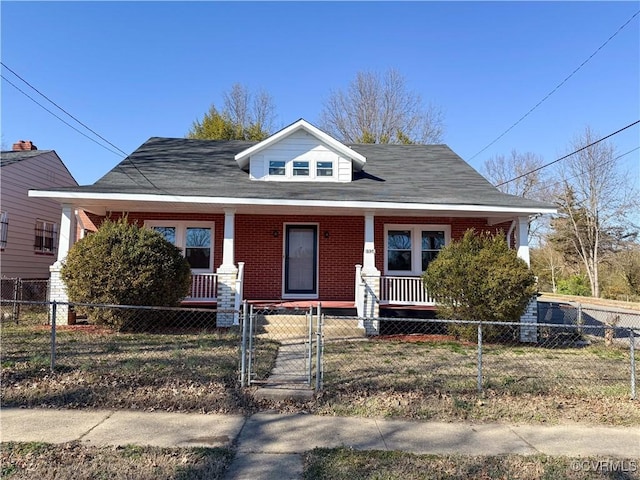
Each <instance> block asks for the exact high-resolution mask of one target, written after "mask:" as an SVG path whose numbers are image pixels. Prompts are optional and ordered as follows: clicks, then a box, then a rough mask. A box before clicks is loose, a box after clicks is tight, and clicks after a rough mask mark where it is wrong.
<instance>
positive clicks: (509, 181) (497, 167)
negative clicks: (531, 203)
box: [481, 150, 548, 200]
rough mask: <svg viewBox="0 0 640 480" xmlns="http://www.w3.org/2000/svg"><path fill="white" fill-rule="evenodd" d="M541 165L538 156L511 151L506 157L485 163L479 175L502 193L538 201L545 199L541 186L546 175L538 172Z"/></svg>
mask: <svg viewBox="0 0 640 480" xmlns="http://www.w3.org/2000/svg"><path fill="white" fill-rule="evenodd" d="M543 164H544V159H543V158H542V157H541V156H540V155H537V154H535V153H532V152H526V153H518V152H517V151H516V150H511V153H510V154H509V155H508V156H507V155H496V156H495V157H491V158H490V159H488V160H487V161H485V162H484V165H483V168H482V169H481V173H482V174H483V175H484V176H485V177H486V178H487V179H488V180H489V181H490V182H491V183H493V184H494V185H496V186H497V187H498V188H499V189H500V190H501V191H502V192H504V193H509V194H511V195H517V196H519V197H525V198H531V199H534V200H538V199H542V198H544V197H545V195H544V193H543V192H542V184H543V182H545V181H546V174H545V172H544V171H543V170H538V169H539V168H540V167H541V166H542V165H543ZM547 198H548V197H547Z"/></svg>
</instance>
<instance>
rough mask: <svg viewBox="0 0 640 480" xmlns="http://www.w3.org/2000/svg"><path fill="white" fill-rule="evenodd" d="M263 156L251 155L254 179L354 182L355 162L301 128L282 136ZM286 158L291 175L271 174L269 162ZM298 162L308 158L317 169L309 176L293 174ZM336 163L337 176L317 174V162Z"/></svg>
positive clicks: (334, 167)
mask: <svg viewBox="0 0 640 480" xmlns="http://www.w3.org/2000/svg"><path fill="white" fill-rule="evenodd" d="M260 153H261V155H257V156H255V157H251V160H250V172H251V178H252V179H254V180H264V181H280V182H282V181H296V182H300V181H307V182H350V181H351V161H350V160H349V159H346V158H342V157H340V156H339V155H338V153H337V152H336V151H335V150H333V149H331V148H329V147H328V146H327V145H325V144H324V143H322V142H320V141H319V140H318V139H317V138H316V137H314V136H313V135H310V134H308V133H307V132H305V131H297V132H294V133H292V134H291V135H289V136H288V137H286V138H284V139H282V140H281V141H279V142H278V143H277V144H275V145H272V146H270V147H269V148H266V149H265V150H263V151H262V152H260ZM270 160H284V161H286V162H287V167H286V168H287V177H286V178H285V177H275V178H274V177H269V175H268V173H269V168H268V162H269V161H270ZM294 161H308V162H309V164H310V167H311V169H312V170H313V171H312V172H310V173H311V175H310V176H309V177H295V178H290V177H291V172H292V170H293V162H294ZM327 161H331V162H333V170H334V171H333V177H317V178H316V176H315V170H314V168H315V164H316V162H327Z"/></svg>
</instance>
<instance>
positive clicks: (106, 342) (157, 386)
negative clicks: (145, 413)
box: [0, 324, 277, 413]
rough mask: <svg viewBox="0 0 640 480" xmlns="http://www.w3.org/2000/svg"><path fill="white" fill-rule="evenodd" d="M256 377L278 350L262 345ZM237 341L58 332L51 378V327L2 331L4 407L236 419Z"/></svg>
mask: <svg viewBox="0 0 640 480" xmlns="http://www.w3.org/2000/svg"><path fill="white" fill-rule="evenodd" d="M261 342H262V343H261V344H260V347H261V348H260V349H259V352H260V353H259V355H260V357H259V362H258V372H257V374H258V375H259V376H262V377H264V376H266V375H267V374H268V372H269V371H270V370H271V367H272V365H273V363H274V362H275V356H276V352H277V343H276V342H272V341H266V340H261ZM239 345H240V339H239V334H238V332H237V331H235V330H213V331H207V330H203V331H200V332H191V333H182V334H178V333H172V334H149V333H144V334H143V333H130V334H122V333H113V332H111V331H109V330H105V329H98V328H96V327H94V326H77V327H73V328H71V327H69V328H59V329H58V332H57V342H56V368H55V371H54V372H53V373H52V372H51V371H50V330H49V327H34V326H25V325H22V324H21V325H15V324H5V325H3V326H2V385H1V390H0V391H1V394H2V402H3V406H27V407H37V406H48V407H66V408H84V407H93V408H125V409H144V410H165V411H202V412H216V413H225V412H234V413H241V412H245V411H249V410H250V409H251V408H252V404H251V402H252V401H251V399H250V398H249V397H248V395H246V392H244V391H243V390H242V389H240V387H239V384H238V381H239V361H240V360H239V358H240V354H239V348H240V347H239Z"/></svg>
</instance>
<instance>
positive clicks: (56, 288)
mask: <svg viewBox="0 0 640 480" xmlns="http://www.w3.org/2000/svg"><path fill="white" fill-rule="evenodd" d="M75 238H76V216H75V212H74V209H73V208H72V206H71V205H68V204H64V205H62V214H61V216H60V228H59V230H58V259H57V261H56V262H55V263H54V264H53V265H51V266H50V267H49V272H51V273H50V275H49V301H50V302H64V303H66V302H68V301H69V296H68V295H67V287H66V286H65V284H64V282H63V281H62V276H61V274H60V272H61V271H62V264H63V263H64V259H65V258H67V254H68V253H69V249H70V248H71V247H72V246H73V244H74V242H75ZM51 311H53V309H51ZM51 321H52V322H53V321H55V322H56V325H67V324H68V323H69V307H68V306H67V305H58V306H57V307H56V318H55V319H53V318H52V319H51Z"/></svg>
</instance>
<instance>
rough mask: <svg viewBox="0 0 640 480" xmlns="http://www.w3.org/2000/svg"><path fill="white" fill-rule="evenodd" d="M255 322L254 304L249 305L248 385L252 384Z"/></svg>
mask: <svg viewBox="0 0 640 480" xmlns="http://www.w3.org/2000/svg"><path fill="white" fill-rule="evenodd" d="M253 324H254V313H253V305H251V306H250V307H249V361H248V365H247V385H251V366H252V364H253V337H254V335H253V333H254V332H253V328H254V327H253Z"/></svg>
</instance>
